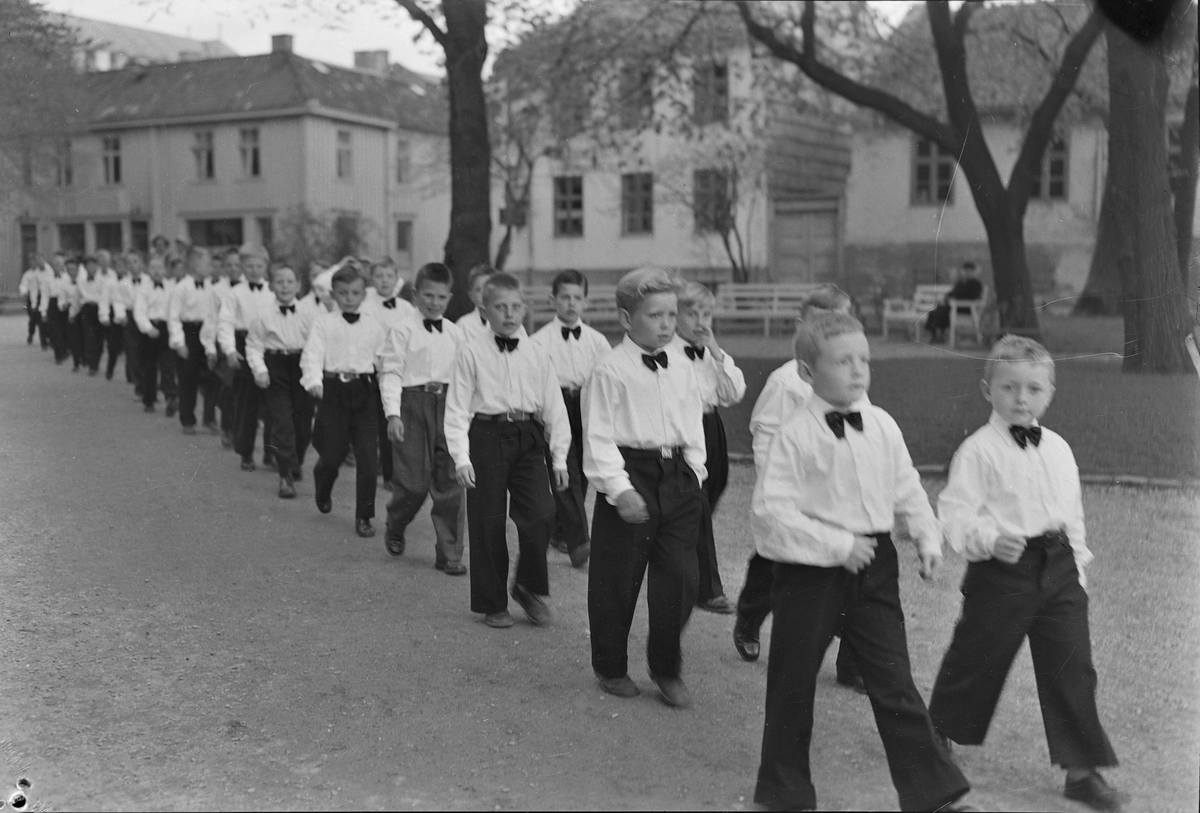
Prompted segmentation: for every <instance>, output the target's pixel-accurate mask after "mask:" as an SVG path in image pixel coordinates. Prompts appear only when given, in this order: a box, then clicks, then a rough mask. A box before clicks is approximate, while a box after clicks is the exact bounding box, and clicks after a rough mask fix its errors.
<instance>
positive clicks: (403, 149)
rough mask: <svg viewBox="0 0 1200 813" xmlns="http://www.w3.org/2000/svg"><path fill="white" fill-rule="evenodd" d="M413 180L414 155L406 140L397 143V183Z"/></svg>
mask: <svg viewBox="0 0 1200 813" xmlns="http://www.w3.org/2000/svg"><path fill="white" fill-rule="evenodd" d="M410 180H412V153H411V147H410V146H409V143H408V141H407V140H406V139H403V138H402V139H400V140H399V141H397V142H396V183H408V182H409V181H410Z"/></svg>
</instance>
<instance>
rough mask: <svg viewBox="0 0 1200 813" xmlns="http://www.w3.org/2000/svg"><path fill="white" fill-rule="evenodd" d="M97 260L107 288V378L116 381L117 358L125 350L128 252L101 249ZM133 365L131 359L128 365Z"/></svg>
mask: <svg viewBox="0 0 1200 813" xmlns="http://www.w3.org/2000/svg"><path fill="white" fill-rule="evenodd" d="M96 259H98V260H99V261H100V268H101V270H102V273H103V275H104V288H103V289H102V290H101V292H100V332H101V335H102V336H103V338H104V349H105V352H106V353H107V356H108V357H107V360H106V361H105V366H104V377H105V379H107V380H108V381H112V378H113V373H115V372H116V369H117V359H118V358H119V357H120V356H121V354H122V353H124V352H125V309H124V306H123V302H122V299H123V297H124V294H123V292H122V289H121V288H122V281H123V280H124V279H125V277H127V276H128V275H129V268H128V267H127V266H126V265H125V255H124V254H116V255H113V254H110V253H109V252H107V251H103V250H101V251H97V252H96ZM125 366H126V368H128V367H129V363H128V361H126V364H125Z"/></svg>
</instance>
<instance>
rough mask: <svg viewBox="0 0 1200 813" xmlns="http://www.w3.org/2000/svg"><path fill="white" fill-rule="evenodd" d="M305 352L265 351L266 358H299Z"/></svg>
mask: <svg viewBox="0 0 1200 813" xmlns="http://www.w3.org/2000/svg"><path fill="white" fill-rule="evenodd" d="M303 352H304V351H303V350H264V351H263V355H264V356H299V355H300V354H302V353H303Z"/></svg>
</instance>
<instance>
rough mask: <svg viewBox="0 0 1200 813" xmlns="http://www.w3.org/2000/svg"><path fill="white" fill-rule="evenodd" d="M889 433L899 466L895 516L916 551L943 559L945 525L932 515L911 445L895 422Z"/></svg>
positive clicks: (896, 471) (894, 455) (896, 475)
mask: <svg viewBox="0 0 1200 813" xmlns="http://www.w3.org/2000/svg"><path fill="white" fill-rule="evenodd" d="M887 433H888V439H889V441H890V443H891V445H892V460H893V461H894V464H895V467H896V470H895V483H896V503H895V514H896V515H897V516H899V517H901V518H902V519H903V520H904V523H905V525H906V526H907V529H908V535H909V536H910V537H912V540H913V542H914V543H915V544H916V546H917V550H918V551H919V552H920V553H921V554H923V555H924V556H933V557H937V558H939V559H940V558H941V556H942V526H941V524H940V523H939V522H938V520H937V517H935V516H934V514H933V506H931V505H930V504H929V495H928V494H926V493H925V488H924V487H923V486H922V485H921V475H920V474H918V473H917V468H916V466H914V465H913V462H912V456H911V455H909V453H908V444H906V443H905V442H904V435H903V434H902V433H901V432H900V427H899V426H897V425H896V423H895V422H894V421H891V420H889V421H888V424H887Z"/></svg>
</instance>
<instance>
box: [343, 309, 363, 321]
mask: <svg viewBox="0 0 1200 813" xmlns="http://www.w3.org/2000/svg"><path fill="white" fill-rule="evenodd" d="M361 315H362V314H360V313H346V312H345V311H342V318H343V319H345V320H346V321H347V322H348V323H349V324H354V323H355V322H357V321H358V317H359V316H361Z"/></svg>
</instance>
